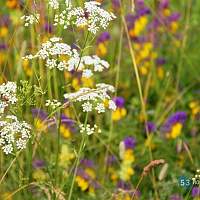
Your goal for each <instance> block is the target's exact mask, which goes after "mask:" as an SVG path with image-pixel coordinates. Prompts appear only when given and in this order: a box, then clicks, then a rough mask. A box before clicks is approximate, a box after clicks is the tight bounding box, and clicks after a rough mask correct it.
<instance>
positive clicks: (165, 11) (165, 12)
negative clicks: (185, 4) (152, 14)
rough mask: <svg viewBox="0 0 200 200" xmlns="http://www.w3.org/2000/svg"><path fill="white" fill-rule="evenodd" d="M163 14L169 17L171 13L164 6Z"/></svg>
mask: <svg viewBox="0 0 200 200" xmlns="http://www.w3.org/2000/svg"><path fill="white" fill-rule="evenodd" d="M163 14H164V15H165V16H166V17H169V16H170V14H171V11H170V10H169V9H168V8H166V9H164V10H163Z"/></svg>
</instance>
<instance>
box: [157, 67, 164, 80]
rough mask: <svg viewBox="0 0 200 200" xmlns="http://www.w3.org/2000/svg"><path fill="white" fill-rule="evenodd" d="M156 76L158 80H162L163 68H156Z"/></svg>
mask: <svg viewBox="0 0 200 200" xmlns="http://www.w3.org/2000/svg"><path fill="white" fill-rule="evenodd" d="M157 75H158V78H159V79H161V80H162V79H163V78H164V69H163V67H157Z"/></svg>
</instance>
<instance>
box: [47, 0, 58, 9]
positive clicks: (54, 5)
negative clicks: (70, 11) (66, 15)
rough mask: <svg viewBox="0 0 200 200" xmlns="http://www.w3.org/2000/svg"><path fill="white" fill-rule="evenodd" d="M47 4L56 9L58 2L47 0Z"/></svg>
mask: <svg viewBox="0 0 200 200" xmlns="http://www.w3.org/2000/svg"><path fill="white" fill-rule="evenodd" d="M49 6H50V7H51V8H53V9H55V10H56V9H58V8H59V2H58V1H57V0H49Z"/></svg>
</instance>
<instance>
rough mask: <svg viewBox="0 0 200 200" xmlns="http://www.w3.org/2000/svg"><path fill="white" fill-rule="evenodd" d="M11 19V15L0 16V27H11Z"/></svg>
mask: <svg viewBox="0 0 200 200" xmlns="http://www.w3.org/2000/svg"><path fill="white" fill-rule="evenodd" d="M9 24H10V18H9V15H3V16H0V26H9Z"/></svg>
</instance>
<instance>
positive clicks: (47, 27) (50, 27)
mask: <svg viewBox="0 0 200 200" xmlns="http://www.w3.org/2000/svg"><path fill="white" fill-rule="evenodd" d="M44 30H45V32H47V33H52V31H53V25H52V24H50V23H45V25H44Z"/></svg>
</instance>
